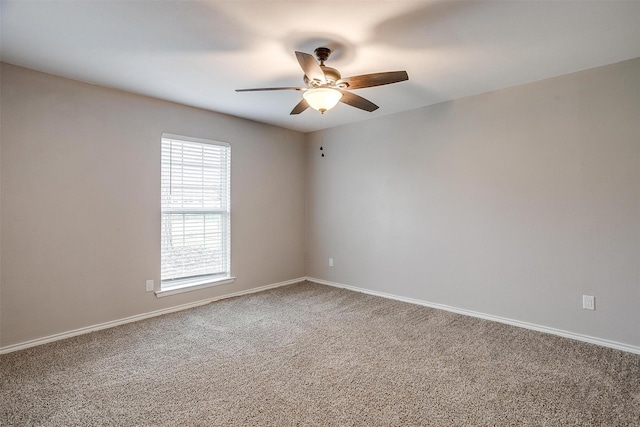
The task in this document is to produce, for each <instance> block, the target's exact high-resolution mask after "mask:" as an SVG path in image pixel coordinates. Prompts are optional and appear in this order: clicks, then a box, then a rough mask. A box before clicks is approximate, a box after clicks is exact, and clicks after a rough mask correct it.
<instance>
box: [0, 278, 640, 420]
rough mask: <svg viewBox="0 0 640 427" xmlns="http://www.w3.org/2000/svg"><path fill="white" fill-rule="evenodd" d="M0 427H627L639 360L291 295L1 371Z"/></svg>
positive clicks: (276, 293)
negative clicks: (135, 426) (595, 426)
mask: <svg viewBox="0 0 640 427" xmlns="http://www.w3.org/2000/svg"><path fill="white" fill-rule="evenodd" d="M0 425H2V426H7V425H10V426H13V425H15V426H22V425H37V426H134V425H141V426H245V425H255V426H293V425H300V426H303V425H316V426H377V425H380V426H401V425H410V426H415V425H421V426H438V425H455V426H478V425H481V426H486V425H535V426H541V425H549V426H561V425H562V426H565V425H607V426H610V425H624V426H628V425H632V426H640V356H637V355H633V354H629V353H624V352H621V351H617V350H612V349H607V348H603V347H599V346H595V345H591V344H585V343H581V342H577V341H573V340H569V339H565V338H560V337H556V336H552V335H547V334H542V333H538V332H533V331H529V330H525V329H520V328H516V327H512V326H507V325H503V324H499V323H494V322H489V321H485V320H481V319H476V318H472V317H466V316H461V315H457V314H452V313H449V312H445V311H440V310H435V309H430V308H426V307H422V306H417V305H412V304H407V303H402V302H397V301H392V300H386V299H383V298H379V297H374V296H368V295H364V294H360V293H355V292H351V291H346V290H342V289H336V288H331V287H326V286H322V285H317V284H313V283H301V284H296V285H291V286H286V287H282V288H278V289H274V290H270V291H266V292H262V293H258V294H252V295H247V296H243V297H238V298H233V299H228V300H223V301H219V302H216V303H213V304H209V305H206V306H202V307H198V308H195V309H191V310H187V311H182V312H179V313H174V314H169V315H165V316H162V317H157V318H153V319H148V320H144V321H141V322H137V323H132V324H128V325H124V326H119V327H116V328H112V329H108V330H104V331H99V332H94V333H91V334H87V335H83V336H79V337H75V338H71V339H67V340H64V341H58V342H55V343H51V344H47V345H42V346H39V347H35V348H31V349H27V350H22V351H18V352H14V353H10V354H7V355H3V356H0Z"/></svg>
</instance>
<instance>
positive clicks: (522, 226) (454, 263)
mask: <svg viewBox="0 0 640 427" xmlns="http://www.w3.org/2000/svg"><path fill="white" fill-rule="evenodd" d="M369 94H370V97H371V99H374V100H375V91H374V90H373V89H372V90H371V92H366V93H365V92H362V95H364V96H368V95H369ZM341 108H348V107H344V106H341ZM382 108H384V106H382ZM332 113H336V114H337V113H338V111H337V110H336V111H333V112H332ZM639 123H640V59H635V60H631V61H626V62H622V63H618V64H614V65H610V66H606V67H601V68H596V69H592V70H587V71H583V72H579V73H575V74H570V75H566V76H562V77H558V78H553V79H549V80H544V81H541V82H536V83H531V84H527V85H523V86H518V87H514V88H509V89H504V90H500V91H496V92H492V93H487V94H483V95H478V96H474V97H470V98H465V99H461V100H458V101H454V102H447V103H442V104H438V105H434V106H431V107H427V108H422V109H419V110H415V111H411V112H407V113H403V114H398V115H393V116H387V117H384V118H381V119H377V120H375V121H373V120H371V121H366V122H361V123H358V124H354V125H348V126H343V127H338V128H333V129H328V130H326V131H324V132H323V133H322V134H320V133H314V134H311V135H310V138H309V140H310V143H309V144H308V148H307V181H308V184H307V198H308V200H307V214H308V218H307V234H308V243H307V251H308V257H307V275H308V276H310V277H315V278H319V279H323V280H327V281H332V282H337V283H341V284H345V285H350V286H355V287H360V288H365V289H368V290H372V291H379V292H386V293H390V294H395V295H398V296H403V297H410V298H415V299H419V300H423V301H426V302H431V303H438V304H445V305H449V306H452V307H456V308H460V309H465V310H473V311H477V312H481V313H486V314H490V315H493V316H501V317H505V318H509V319H515V320H519V321H523V322H531V323H534V324H537V325H541V326H545V327H550V328H557V329H560V330H565V331H570V332H573V333H578V334H585V335H589V336H593V337H597V338H600V339H608V340H612V341H616V342H620V343H625V344H628V345H633V346H638V345H640V326H639V325H640V124H639ZM321 140H322V144H323V145H324V153H325V155H326V157H324V158H322V157H320V151H319V147H320V143H321ZM329 257H333V258H334V262H335V265H334V267H329V266H328V262H327V260H328V258H329ZM583 294H589V295H595V296H596V307H597V310H596V311H586V310H583V309H582V308H581V304H582V295H583Z"/></svg>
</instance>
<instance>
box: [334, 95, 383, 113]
mask: <svg viewBox="0 0 640 427" xmlns="http://www.w3.org/2000/svg"><path fill="white" fill-rule="evenodd" d="M340 92H342V98H340V102H344V103H345V104H347V105H351V106H352V107H356V108H359V109H361V110H365V111H368V112H372V111H375V110H377V109H378V106H377V105H376V104H374V103H373V102H371V101H369V100H368V99H364V98H363V97H361V96H358V95H356V94H353V93H351V92H347V91H346V90H341V91H340Z"/></svg>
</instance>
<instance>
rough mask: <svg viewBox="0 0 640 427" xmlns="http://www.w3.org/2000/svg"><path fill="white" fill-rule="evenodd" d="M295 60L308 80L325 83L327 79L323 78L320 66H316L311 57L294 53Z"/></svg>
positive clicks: (316, 63) (306, 54) (302, 53)
mask: <svg viewBox="0 0 640 427" xmlns="http://www.w3.org/2000/svg"><path fill="white" fill-rule="evenodd" d="M296 58H298V63H299V64H300V67H301V68H302V71H304V74H305V76H307V78H308V79H309V80H318V81H319V82H320V83H322V84H325V83H327V79H326V78H325V77H324V71H322V68H320V64H318V62H317V61H316V60H315V58H314V57H313V56H312V55H309V54H308V53H304V52H298V51H296Z"/></svg>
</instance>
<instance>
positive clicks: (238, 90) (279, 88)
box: [236, 87, 303, 92]
mask: <svg viewBox="0 0 640 427" xmlns="http://www.w3.org/2000/svg"><path fill="white" fill-rule="evenodd" d="M302 89H303V88H301V87H258V88H255V89H236V92H257V91H264V90H302Z"/></svg>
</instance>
